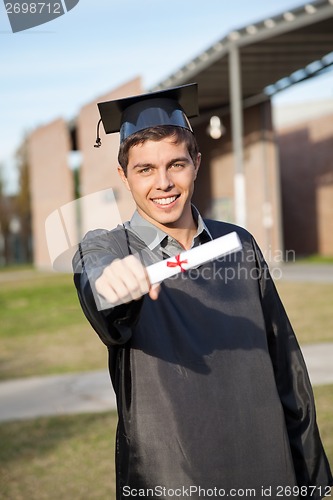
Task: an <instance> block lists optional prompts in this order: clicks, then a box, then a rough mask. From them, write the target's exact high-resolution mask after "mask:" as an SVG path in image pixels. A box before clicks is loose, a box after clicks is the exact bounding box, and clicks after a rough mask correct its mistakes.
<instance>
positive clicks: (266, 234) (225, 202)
mask: <svg viewBox="0 0 333 500" xmlns="http://www.w3.org/2000/svg"><path fill="white" fill-rule="evenodd" d="M223 124H224V126H225V129H226V132H225V134H224V135H223V136H222V137H221V138H220V139H217V140H214V139H211V138H210V137H209V136H208V134H207V126H208V122H207V123H203V124H201V125H200V126H198V127H195V133H196V136H197V138H198V142H199V146H200V149H201V152H202V166H201V169H200V173H199V176H198V179H197V184H196V195H195V198H194V201H195V203H196V204H197V205H198V207H199V208H200V209H201V210H202V211H203V213H204V214H205V215H206V216H209V217H213V218H216V219H218V220H225V221H229V222H235V207H234V159H233V150H232V139H231V132H230V131H231V123H230V117H229V116H226V117H223ZM244 172H245V180H246V218H247V223H246V227H247V229H248V230H249V231H250V232H251V233H252V234H253V235H254V237H255V238H256V239H257V241H258V243H259V244H260V246H261V248H262V249H263V251H264V253H265V256H266V257H267V259H268V260H273V259H275V258H279V259H281V258H282V255H281V248H282V242H281V230H280V225H281V216H280V203H279V170H278V161H277V149H276V143H275V137H274V134H273V128H272V118H271V108H270V103H265V104H261V105H257V106H253V107H252V108H249V109H246V110H245V111H244Z"/></svg>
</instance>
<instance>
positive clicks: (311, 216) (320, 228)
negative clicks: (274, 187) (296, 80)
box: [277, 99, 333, 256]
mask: <svg viewBox="0 0 333 500" xmlns="http://www.w3.org/2000/svg"><path fill="white" fill-rule="evenodd" d="M311 108H312V109H311ZM316 111H317V112H316ZM293 112H294V113H293ZM288 113H293V116H294V119H293V122H295V116H296V117H297V116H300V117H302V115H303V119H302V118H301V120H296V122H297V123H290V121H291V118H289V119H288V117H287V116H286V117H285V120H283V118H282V117H280V120H279V121H278V123H277V127H278V129H277V144H278V146H279V153H280V172H281V193H282V220H283V235H284V243H285V246H286V247H287V248H293V249H294V250H295V252H296V254H297V255H309V254H320V255H326V256H333V99H332V100H331V101H329V102H324V103H322V102H320V101H319V102H318V103H317V106H316V103H313V105H312V106H310V109H307V106H306V105H304V104H303V105H302V104H301V105H298V106H289V109H288Z"/></svg>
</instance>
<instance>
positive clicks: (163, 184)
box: [156, 168, 174, 191]
mask: <svg viewBox="0 0 333 500" xmlns="http://www.w3.org/2000/svg"><path fill="white" fill-rule="evenodd" d="M173 186H174V183H173V180H172V175H171V173H170V171H169V169H164V168H162V169H159V171H158V176H157V186H156V187H157V189H160V190H161V191H169V190H170V189H171V188H172V187H173Z"/></svg>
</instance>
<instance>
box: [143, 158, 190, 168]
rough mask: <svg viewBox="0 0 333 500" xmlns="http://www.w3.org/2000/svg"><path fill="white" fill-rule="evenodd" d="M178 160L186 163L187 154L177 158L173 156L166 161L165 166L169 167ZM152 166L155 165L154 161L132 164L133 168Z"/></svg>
mask: <svg viewBox="0 0 333 500" xmlns="http://www.w3.org/2000/svg"><path fill="white" fill-rule="evenodd" d="M178 162H186V163H188V162H189V158H187V156H180V157H177V158H173V159H172V160H170V161H169V162H168V163H167V167H170V166H171V165H173V164H174V163H178ZM154 167H156V165H155V164H154V163H136V164H135V165H133V170H135V169H138V168H154Z"/></svg>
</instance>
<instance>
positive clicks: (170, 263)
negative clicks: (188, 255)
mask: <svg viewBox="0 0 333 500" xmlns="http://www.w3.org/2000/svg"><path fill="white" fill-rule="evenodd" d="M175 259H176V262H171V261H170V260H169V261H168V262H167V267H177V266H179V267H180V270H181V272H184V271H186V269H184V268H183V266H182V264H187V259H185V260H180V255H179V254H178V255H176V257H175Z"/></svg>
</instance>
